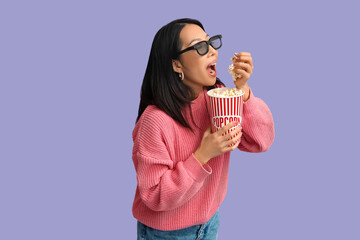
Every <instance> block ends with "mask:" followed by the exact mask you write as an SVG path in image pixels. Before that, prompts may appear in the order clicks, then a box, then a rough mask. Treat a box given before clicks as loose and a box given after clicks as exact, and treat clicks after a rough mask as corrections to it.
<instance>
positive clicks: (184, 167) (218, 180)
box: [132, 90, 274, 231]
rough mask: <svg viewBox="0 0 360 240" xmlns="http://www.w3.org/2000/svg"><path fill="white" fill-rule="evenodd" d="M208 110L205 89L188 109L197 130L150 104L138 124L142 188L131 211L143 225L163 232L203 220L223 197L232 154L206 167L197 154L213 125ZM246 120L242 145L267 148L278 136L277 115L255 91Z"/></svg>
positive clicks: (246, 148)
mask: <svg viewBox="0 0 360 240" xmlns="http://www.w3.org/2000/svg"><path fill="white" fill-rule="evenodd" d="M209 109H210V105H209V99H208V97H207V95H206V90H204V91H203V92H201V93H200V94H199V96H198V98H197V99H195V100H194V101H193V102H192V104H191V107H186V108H185V109H184V115H185V117H186V118H187V119H188V121H189V123H190V125H191V127H192V128H193V131H191V130H190V129H188V128H185V127H183V126H182V125H180V124H179V123H178V122H176V121H175V120H174V119H172V118H171V117H170V116H168V115H167V114H166V113H164V112H163V111H161V110H160V109H158V108H157V107H156V106H154V105H150V106H148V107H147V108H146V109H145V111H144V113H143V114H142V115H141V117H140V119H139V121H138V122H137V123H136V125H135V128H134V130H133V141H134V147H133V153H132V159H133V162H134V166H135V170H136V177H137V188H136V193H135V198H134V203H133V208H132V211H133V215H134V217H135V218H136V219H138V220H139V221H140V222H142V223H143V224H145V225H147V226H149V227H152V228H155V229H158V230H164V231H170V230H177V229H181V228H186V227H190V226H193V225H198V224H204V223H205V222H207V221H208V220H209V219H210V218H211V216H212V215H213V214H214V213H215V212H216V210H217V209H218V208H219V206H220V204H221V202H222V201H223V200H224V198H225V195H226V190H227V182H228V172H229V159H230V152H227V153H224V154H222V155H220V156H217V157H215V158H212V159H211V160H210V161H209V162H208V163H207V164H205V165H203V166H202V165H201V164H200V163H199V161H198V160H197V159H196V158H195V157H194V155H193V153H194V152H195V151H196V149H197V148H198V146H199V144H200V142H201V139H202V136H203V133H204V131H205V130H206V129H207V128H208V127H209V126H210V124H211V122H210V115H209V111H208V110H209ZM190 111H192V115H193V118H194V122H192V120H191V116H190ZM242 121H243V122H242V128H243V130H242V132H243V135H242V137H241V142H240V144H239V147H238V148H239V149H240V150H242V151H247V152H264V151H266V150H267V149H268V148H269V147H270V145H271V144H272V142H273V140H274V123H273V118H272V115H271V112H270V110H269V108H268V106H267V105H266V104H265V103H264V102H263V101H262V100H261V99H260V98H257V97H255V96H254V95H253V93H252V92H251V91H250V97H249V99H248V101H246V102H245V103H244V107H243V120H242ZM194 124H196V125H197V127H196V126H195V125H194Z"/></svg>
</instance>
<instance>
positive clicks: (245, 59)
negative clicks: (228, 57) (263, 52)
mask: <svg viewBox="0 0 360 240" xmlns="http://www.w3.org/2000/svg"><path fill="white" fill-rule="evenodd" d="M237 62H246V63H249V64H252V62H253V60H252V57H251V56H240V57H238V59H237Z"/></svg>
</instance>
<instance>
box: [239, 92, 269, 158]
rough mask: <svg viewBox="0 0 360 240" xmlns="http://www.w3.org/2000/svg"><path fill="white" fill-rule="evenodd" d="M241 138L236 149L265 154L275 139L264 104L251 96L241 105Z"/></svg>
mask: <svg viewBox="0 0 360 240" xmlns="http://www.w3.org/2000/svg"><path fill="white" fill-rule="evenodd" d="M241 125H242V134H243V135H242V137H241V142H240V144H239V146H238V148H239V149H240V150H241V151H246V152H254V153H256V152H265V151H266V150H268V149H269V148H270V146H271V144H272V143H273V141H274V138H275V130H274V120H273V117H272V114H271V111H270V109H269V107H268V106H267V105H266V103H265V102H264V101H263V100H261V99H260V98H257V97H255V96H254V95H253V93H252V91H251V90H250V96H249V99H248V100H247V101H246V102H245V103H244V105H243V121H242V124H241Z"/></svg>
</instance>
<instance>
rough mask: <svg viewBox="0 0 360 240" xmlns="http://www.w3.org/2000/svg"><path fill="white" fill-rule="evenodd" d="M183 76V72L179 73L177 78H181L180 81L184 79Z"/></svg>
mask: <svg viewBox="0 0 360 240" xmlns="http://www.w3.org/2000/svg"><path fill="white" fill-rule="evenodd" d="M184 76H185V74H184V73H183V72H181V73H179V78H180V79H181V81H183V80H184Z"/></svg>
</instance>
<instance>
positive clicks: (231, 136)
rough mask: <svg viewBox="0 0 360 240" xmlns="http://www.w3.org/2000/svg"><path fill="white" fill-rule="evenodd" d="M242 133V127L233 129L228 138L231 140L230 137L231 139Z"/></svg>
mask: <svg viewBox="0 0 360 240" xmlns="http://www.w3.org/2000/svg"><path fill="white" fill-rule="evenodd" d="M241 131H242V127H241V126H237V127H235V128H233V129H230V133H229V136H228V138H229V137H230V138H234V137H236V136H237V135H238V134H239V133H241Z"/></svg>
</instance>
